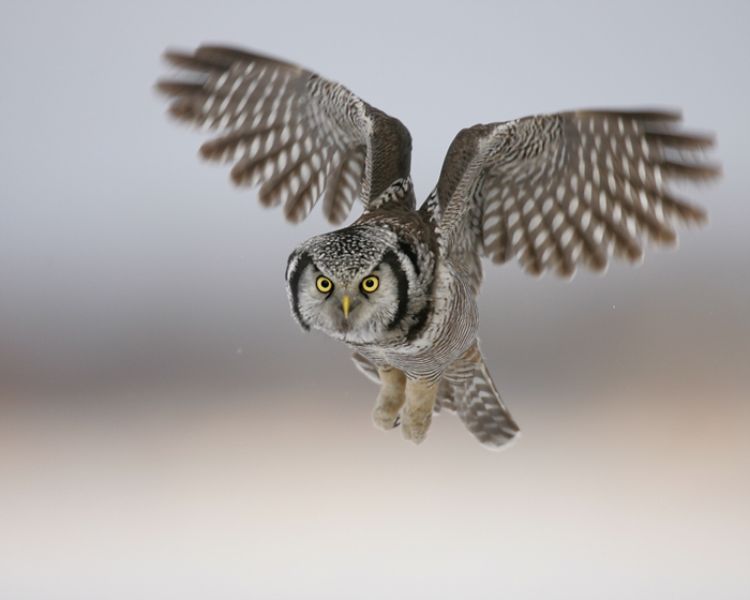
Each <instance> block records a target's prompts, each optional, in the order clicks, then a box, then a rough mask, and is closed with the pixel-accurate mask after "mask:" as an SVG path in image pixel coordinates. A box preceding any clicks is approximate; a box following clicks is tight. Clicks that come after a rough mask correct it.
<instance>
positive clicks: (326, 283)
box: [315, 275, 333, 294]
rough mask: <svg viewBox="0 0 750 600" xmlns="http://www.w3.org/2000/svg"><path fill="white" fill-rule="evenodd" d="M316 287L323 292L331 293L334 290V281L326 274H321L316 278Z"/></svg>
mask: <svg viewBox="0 0 750 600" xmlns="http://www.w3.org/2000/svg"><path fill="white" fill-rule="evenodd" d="M315 287H316V288H318V291H319V292H320V293H321V294H329V293H330V292H331V290H333V281H331V280H330V279H328V277H326V276H325V275H321V276H320V277H318V278H317V279H316V280H315Z"/></svg>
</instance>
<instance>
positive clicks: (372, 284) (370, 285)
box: [361, 275, 380, 294]
mask: <svg viewBox="0 0 750 600" xmlns="http://www.w3.org/2000/svg"><path fill="white" fill-rule="evenodd" d="M379 285H380V281H379V280H378V278H377V277H375V275H370V276H369V277H365V278H364V279H363V280H362V283H361V286H362V291H363V292H367V293H368V294H372V293H373V292H374V291H375V290H377V289H378V286H379Z"/></svg>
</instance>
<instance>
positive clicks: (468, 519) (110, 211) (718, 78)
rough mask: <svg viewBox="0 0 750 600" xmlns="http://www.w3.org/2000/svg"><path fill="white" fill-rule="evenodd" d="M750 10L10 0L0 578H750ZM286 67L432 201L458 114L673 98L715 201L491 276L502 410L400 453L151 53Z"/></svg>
mask: <svg viewBox="0 0 750 600" xmlns="http://www.w3.org/2000/svg"><path fill="white" fill-rule="evenodd" d="M749 7H750V4H748V3H746V2H716V3H711V5H710V6H709V3H684V2H677V1H674V2H619V3H616V4H614V3H603V2H579V3H575V4H570V3H562V2H537V3H531V2H519V3H500V2H495V3H490V2H487V3H472V2H467V1H462V2H460V3H454V4H451V5H442V4H440V3H429V4H428V3H419V4H416V3H415V4H414V5H409V4H408V3H406V2H382V1H378V2H371V3H366V4H364V3H357V2H354V1H349V2H338V3H321V2H309V3H299V4H287V3H283V2H274V3H271V2H268V1H264V2H255V1H250V0H243V1H242V2H232V3H229V2H155V3H146V2H143V3H137V2H122V1H119V2H103V1H99V2H86V3H85V2H72V1H69V2H20V1H9V0H4V2H3V3H2V6H1V7H0V55H1V56H2V59H1V60H0V82H1V83H0V173H1V175H2V176H1V177H0V598H3V599H8V600H27V599H28V600H53V599H54V600H62V599H65V600H67V599H70V600H106V599H113V600H120V599H123V600H124V599H128V600H131V599H134V598H138V599H149V600H150V599H160V600H161V599H179V600H193V599H196V600H197V599H205V598H216V599H219V600H224V599H228V600H229V599H231V600H234V599H238V600H239V599H240V598H242V599H247V598H252V599H256V598H257V599H271V598H279V599H281V598H284V599H286V598H289V599H292V598H321V599H326V600H331V599H350V598H363V599H369V598H407V597H409V598H430V599H432V600H439V599H442V598H460V597H471V598H475V599H484V598H486V599H492V600H496V599H497V598H513V599H526V598H528V599H538V598H548V599H558V598H577V599H581V598H591V599H599V598H608V599H613V600H617V599H623V600H624V599H632V598H647V599H650V598H682V599H693V598H695V599H699V598H700V599H701V600H704V599H705V598H712V599H721V600H723V599H737V600H740V599H745V598H748V597H749V594H750V568H748V566H749V565H750V508H748V507H750V437H749V436H748V425H749V424H750V408H749V406H748V398H750V317H749V316H748V311H749V309H750V278H749V277H748V276H749V275H750V268H749V262H750V241H748V233H747V232H748V225H749V223H748V221H749V220H750V218H749V217H750V214H749V213H750V211H749V210H748V190H750V168H748V156H747V147H748V139H749V138H750V118H749V117H748V115H749V114H750V112H749V111H748V94H749V93H750V85H749V82H748V60H749V59H750V42H749V41H748V39H749V38H748V35H747V24H748V22H750V8H749ZM203 41H214V42H231V43H235V44H240V45H247V46H249V47H252V48H255V49H258V50H262V51H266V52H269V53H272V54H276V55H278V56H282V57H287V58H289V59H291V60H294V61H297V62H300V63H302V64H305V65H308V66H310V67H312V68H314V69H316V70H318V71H319V72H320V73H322V74H324V75H327V76H329V77H331V78H333V79H336V80H339V81H342V82H344V83H345V84H346V85H347V86H349V87H350V88H351V89H353V90H354V91H355V92H357V93H359V94H360V95H362V96H363V97H364V98H366V99H367V100H368V101H370V102H371V103H373V104H375V105H376V106H378V107H380V108H382V109H383V110H385V111H387V112H389V113H392V114H394V115H396V116H398V117H399V118H400V119H402V120H403V121H404V123H405V124H406V125H407V126H408V127H409V128H410V130H411V132H412V135H413V138H414V158H413V168H414V171H413V176H414V181H415V184H416V187H417V190H418V193H419V194H420V195H421V196H422V197H424V196H426V195H427V193H428V192H429V191H430V189H431V188H432V186H433V185H434V183H435V181H436V178H437V175H438V172H439V169H440V165H441V162H442V159H443V156H444V153H445V151H446V149H447V147H448V144H449V143H450V141H451V139H452V137H453V136H454V135H455V133H456V132H457V131H458V130H459V129H460V128H462V127H464V126H467V125H472V124H474V123H477V122H482V121H485V122H486V121H496V120H505V119H509V118H513V117H518V116H523V115H526V114H531V113H535V112H544V111H554V110H560V109H566V108H575V107H585V106H641V105H644V104H645V105H660V106H661V105H663V106H668V107H673V106H677V107H682V108H683V109H684V113H685V117H686V121H687V125H688V126H689V127H690V128H693V129H697V130H713V131H715V132H716V133H717V134H718V140H719V148H718V151H717V152H716V153H715V158H716V159H717V160H721V162H722V163H723V165H724V170H725V177H724V179H723V180H722V181H721V182H720V183H718V184H716V185H712V186H703V187H699V188H698V189H694V190H691V191H690V193H691V195H692V197H693V198H694V199H696V200H698V201H700V202H701V203H702V204H704V205H705V206H707V207H708V211H709V216H710V224H709V226H708V227H706V228H704V229H702V230H700V231H694V230H693V231H685V232H683V234H682V236H681V239H680V245H681V247H680V249H679V251H678V252H675V251H653V250H652V251H651V252H650V253H648V254H647V257H646V260H645V264H643V265H642V266H640V267H639V268H637V269H634V268H631V267H627V266H621V265H615V266H613V267H612V268H610V270H609V273H608V274H607V276H606V277H599V276H593V275H589V274H585V273H581V274H579V275H578V276H577V277H576V278H575V279H574V280H573V281H572V282H560V281H557V280H556V279H554V278H552V277H545V278H542V279H539V280H535V279H531V278H529V277H527V276H526V275H524V274H523V273H522V272H521V271H520V269H519V268H518V267H517V266H516V265H514V264H511V265H507V266H505V267H503V268H491V269H488V270H487V273H486V274H487V277H486V284H485V287H484V289H483V295H482V298H481V310H482V331H483V342H484V350H485V354H486V356H487V359H488V362H489V364H490V366H491V368H492V372H493V374H494V376H495V379H496V381H497V384H498V387H499V388H500V390H501V392H502V393H503V395H504V397H505V399H506V401H507V403H508V405H509V406H510V407H511V409H512V411H513V414H514V415H515V416H516V418H517V420H518V422H519V423H520V425H521V427H522V429H523V436H522V437H521V438H520V440H519V441H518V442H517V443H516V444H515V445H514V446H513V447H512V448H510V449H508V450H506V451H504V452H501V453H492V452H488V451H487V450H485V449H483V448H482V447H480V446H479V445H478V444H477V443H476V442H475V441H474V440H473V439H472V438H471V437H470V436H469V435H468V434H467V433H466V432H465V431H464V430H463V428H462V427H461V425H460V423H459V422H458V420H457V419H455V418H453V417H440V418H438V419H436V422H435V423H434V426H433V428H432V431H431V435H430V437H429V438H428V439H427V441H426V442H425V443H424V444H423V445H422V446H420V447H418V448H417V447H414V446H412V445H410V444H407V443H405V442H403V441H402V440H401V438H400V433H399V432H398V431H396V432H392V433H390V434H384V433H382V432H380V431H377V430H375V429H374V428H373V427H372V426H371V424H370V410H371V406H372V402H373V400H374V398H375V394H376V389H375V387H374V386H373V385H372V384H370V383H369V382H367V381H366V380H365V379H364V378H363V377H361V376H360V375H359V374H358V373H357V372H356V371H355V370H354V367H353V366H352V365H351V363H350V361H349V359H348V351H347V350H346V348H344V347H343V346H340V345H337V344H336V343H334V342H333V341H331V340H328V339H326V338H325V337H323V336H321V335H316V334H309V335H304V334H303V333H302V332H301V331H300V330H299V329H298V327H297V326H296V325H295V323H294V322H293V320H292V319H291V317H290V315H289V311H288V308H287V303H286V297H285V293H284V282H283V271H284V265H285V261H286V257H287V256H288V254H289V252H290V250H291V249H292V248H293V247H294V246H295V245H296V244H297V243H299V242H300V241H301V240H303V239H304V238H306V237H308V236H310V235H312V234H314V233H318V232H320V231H322V230H324V229H325V228H326V225H325V224H324V223H323V221H322V219H321V218H320V217H318V216H315V217H313V218H311V219H310V220H309V221H308V222H307V223H305V224H303V225H301V226H298V227H296V228H295V227H291V226H289V225H287V224H286V223H284V221H283V219H282V216H281V213H280V211H265V210H262V209H261V208H260V207H259V206H258V204H257V202H256V199H255V195H254V193H253V192H251V191H248V190H236V189H233V188H232V186H231V185H230V184H229V179H228V169H227V168H221V167H215V166H206V165H201V164H199V162H198V160H197V156H196V155H197V148H198V146H199V144H200V143H201V141H202V140H203V139H204V138H202V137H201V136H200V135H198V134H196V133H195V132H192V131H190V130H188V129H185V128H180V127H176V126H175V125H173V124H171V123H169V122H168V121H167V119H166V118H165V117H164V109H165V106H164V103H163V102H162V101H161V100H160V99H159V98H157V97H156V95H155V94H154V93H153V90H152V85H153V82H154V81H155V80H156V79H157V77H159V76H160V75H161V74H163V73H164V67H163V65H162V64H161V63H160V60H159V55H160V54H161V52H162V51H163V50H164V48H165V47H166V46H170V45H173V46H177V47H185V48H190V47H193V46H195V45H197V44H199V43H200V42H203Z"/></svg>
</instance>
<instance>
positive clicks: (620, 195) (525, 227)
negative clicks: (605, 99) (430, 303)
mask: <svg viewBox="0 0 750 600" xmlns="http://www.w3.org/2000/svg"><path fill="white" fill-rule="evenodd" d="M679 120H680V116H679V114H675V113H670V112H659V111H642V112H612V111H576V112H565V113H557V114H550V115H541V116H535V117H526V118H523V119H519V120H516V121H509V122H507V123H493V124H489V125H476V126H474V127H471V128H468V129H464V130H463V131H461V132H460V133H459V134H458V136H456V138H455V139H454V141H453V143H452V144H451V148H450V149H449V151H448V155H447V156H446V159H445V163H444V165H443V169H442V172H441V175H440V180H439V182H438V187H437V194H438V198H439V202H440V207H439V210H440V211H441V214H440V215H439V221H438V222H439V229H440V235H441V248H442V250H443V252H444V253H446V252H450V249H451V248H452V247H453V246H454V245H456V243H457V242H458V244H459V245H463V246H465V245H466V243H467V237H468V238H469V240H468V243H470V244H471V243H473V244H474V246H475V247H476V249H477V251H478V252H481V253H482V254H484V255H486V256H489V257H490V258H491V259H492V260H493V262H496V263H504V262H506V261H508V260H510V259H511V258H513V257H518V258H519V260H520V262H521V264H522V266H523V267H524V268H525V269H526V270H527V271H528V272H530V273H532V274H540V273H542V272H544V271H546V270H554V271H556V272H557V273H558V274H560V275H562V276H571V275H572V274H573V273H574V272H575V269H576V267H577V266H579V265H583V266H586V267H589V268H591V269H593V270H603V269H604V268H605V267H606V266H607V264H608V261H609V258H610V257H611V256H613V255H614V256H616V257H623V258H625V259H627V260H629V261H631V262H633V261H637V260H639V259H640V258H641V257H642V254H643V243H644V241H645V240H646V239H650V240H652V241H654V242H656V243H658V244H670V243H673V242H675V240H676V234H675V231H674V229H673V225H674V223H675V221H677V222H682V223H702V222H703V221H704V219H705V213H704V211H703V210H702V209H701V208H699V207H697V206H695V205H692V204H690V203H688V202H686V201H684V200H681V199H678V198H677V197H675V196H674V195H673V194H672V193H671V192H670V191H669V190H668V189H667V186H666V181H667V180H669V179H686V180H697V179H707V178H712V177H714V176H716V175H718V172H719V170H718V168H717V167H715V166H713V165H710V164H707V163H705V162H704V161H703V160H702V155H701V152H702V151H703V150H705V149H708V148H709V147H711V146H712V145H713V138H712V137H710V136H706V135H696V134H688V133H684V132H682V131H680V130H679V129H677V126H676V124H677V122H678V121H679ZM476 283H477V284H478V282H476Z"/></svg>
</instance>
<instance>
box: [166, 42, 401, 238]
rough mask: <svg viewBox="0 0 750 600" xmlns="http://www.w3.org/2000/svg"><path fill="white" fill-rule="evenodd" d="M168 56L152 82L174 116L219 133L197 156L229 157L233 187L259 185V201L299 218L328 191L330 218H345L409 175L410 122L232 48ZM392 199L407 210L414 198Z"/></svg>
mask: <svg viewBox="0 0 750 600" xmlns="http://www.w3.org/2000/svg"><path fill="white" fill-rule="evenodd" d="M165 58H166V60H167V61H168V62H169V63H170V64H172V65H173V66H175V67H177V68H178V69H180V70H181V72H180V73H179V74H178V75H177V76H176V77H175V78H173V79H166V80H163V81H160V82H159V83H158V84H157V89H158V90H159V91H160V92H162V93H164V94H166V95H167V96H169V97H170V98H172V101H171V104H170V107H169V112H170V114H172V115H173V116H174V117H176V118H178V119H180V120H182V121H187V122H190V123H193V124H195V125H198V126H200V127H204V128H207V129H209V130H214V131H218V132H219V135H218V136H217V137H215V138H213V139H211V140H209V141H207V142H206V143H204V144H203V145H202V146H201V149H200V153H201V156H202V157H203V158H205V159H208V160H215V161H224V162H227V161H231V162H233V163H234V167H233V168H232V171H231V177H232V180H233V181H234V183H235V184H237V185H248V186H257V185H261V189H260V192H259V198H260V201H261V202H262V203H263V204H264V205H266V206H277V205H283V206H284V214H285V216H286V218H287V219H288V220H290V221H292V222H298V221H301V220H302V219H304V218H305V217H306V216H307V215H308V214H309V212H310V211H311V210H312V208H313V206H314V205H315V204H316V203H317V201H318V199H319V198H320V197H324V202H323V212H324V214H325V216H326V218H327V219H328V220H329V221H330V222H331V223H341V222H342V221H344V220H345V219H346V217H347V216H348V214H349V212H350V210H351V207H352V205H353V203H354V199H355V198H357V197H359V198H360V199H361V200H362V202H363V204H364V206H365V208H366V209H372V208H375V207H376V206H377V205H378V199H379V198H380V197H381V195H384V194H385V192H387V190H388V189H389V187H390V186H391V185H392V184H394V183H396V182H398V181H402V182H403V181H407V182H409V181H410V180H409V169H410V160H411V159H410V157H411V137H410V136H409V132H408V130H407V129H406V127H404V126H403V124H401V122H400V121H398V120H397V119H394V118H392V117H389V116H388V115H386V114H385V113H383V112H382V111H379V110H377V109H375V108H373V107H372V106H370V105H369V104H367V103H366V102H364V101H363V100H361V99H360V98H358V97H357V96H355V95H354V94H353V93H352V92H350V91H349V90H348V89H346V88H345V87H343V86H342V85H339V84H338V83H334V82H332V81H328V80H326V79H323V78H322V77H319V76H318V75H316V74H314V73H312V72H310V71H307V70H305V69H303V68H301V67H298V66H296V65H293V64H290V63H287V62H283V61H280V60H277V59H275V58H270V57H268V56H263V55H260V54H256V53H253V52H247V51H244V50H239V49H236V48H227V47H222V46H212V45H204V46H201V47H199V48H198V49H197V50H195V51H194V52H192V53H190V52H180V51H168V52H166V54H165ZM409 190H410V184H409ZM388 199H389V201H393V196H392V195H391V196H388ZM397 201H403V202H404V203H405V204H407V205H409V206H411V205H412V204H413V194H411V193H410V194H407V195H406V196H405V197H399V198H398V199H397Z"/></svg>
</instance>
